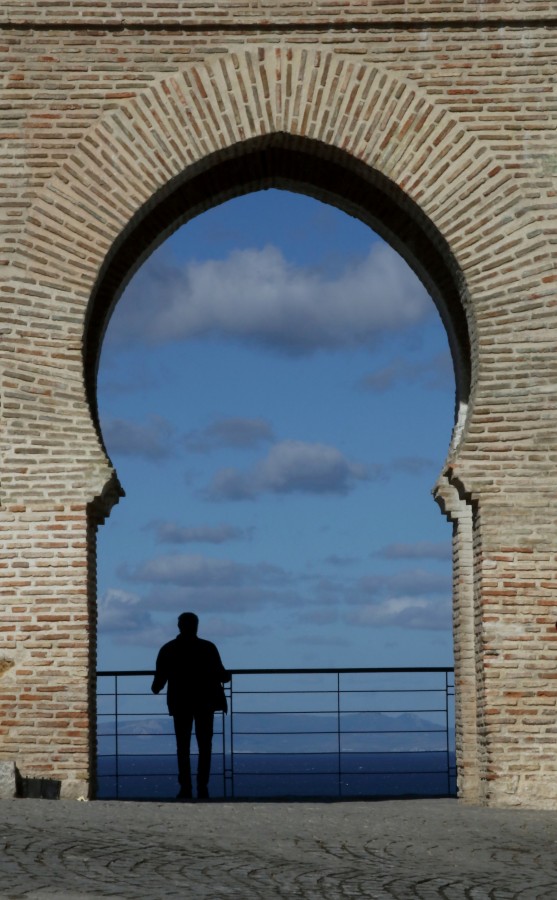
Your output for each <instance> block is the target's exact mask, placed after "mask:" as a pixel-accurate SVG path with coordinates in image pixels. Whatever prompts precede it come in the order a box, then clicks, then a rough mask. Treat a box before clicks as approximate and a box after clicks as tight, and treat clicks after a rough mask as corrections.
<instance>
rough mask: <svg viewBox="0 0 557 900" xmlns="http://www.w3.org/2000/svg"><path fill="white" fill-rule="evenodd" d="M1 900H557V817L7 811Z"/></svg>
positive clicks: (63, 807) (344, 807)
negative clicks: (355, 899)
mask: <svg viewBox="0 0 557 900" xmlns="http://www.w3.org/2000/svg"><path fill="white" fill-rule="evenodd" d="M0 897H1V898H3V900H4V898H8V900H11V898H19V897H25V898H29V900H51V898H52V900H54V898H56V900H68V898H91V900H92V898H101V897H102V898H106V897H113V898H117V897H129V898H143V897H149V898H151V900H158V898H162V897H176V898H181V900H189V898H192V900H198V898H199V900H203V898H211V900H221V898H222V900H226V898H238V900H271V898H304V900H332V898H334V900H337V898H353V897H365V898H370V900H374V898H377V900H383V898H398V900H407V898H414V897H417V898H424V900H428V898H444V900H460V898H467V900H511V898H512V900H515V898H521V900H537V898H551V900H557V812H551V811H544V812H534V811H531V810H516V809H505V810H501V809H483V808H478V807H470V806H462V805H460V804H458V803H457V802H456V801H455V800H398V801H375V802H359V801H358V802H340V801H339V802H322V803H319V802H316V803H312V802H307V803H306V802H303V803H300V802H291V803H290V802H286V801H285V802H277V803H272V802H271V803H265V802H260V803H247V802H244V803H239V802H235V803H233V802H228V803H226V802H224V803H222V802H208V803H129V802H128V803H125V802H122V801H120V802H107V801H96V802H93V803H78V802H70V801H60V800H58V801H56V800H5V801H0Z"/></svg>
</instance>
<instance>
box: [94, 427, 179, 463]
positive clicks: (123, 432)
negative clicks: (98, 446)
mask: <svg viewBox="0 0 557 900" xmlns="http://www.w3.org/2000/svg"><path fill="white" fill-rule="evenodd" d="M173 434H174V429H173V427H172V425H171V424H170V422H168V421H167V420H166V419H164V418H162V416H151V418H150V419H149V421H148V422H147V423H146V424H140V423H139V422H132V421H130V420H129V419H106V420H103V437H104V440H105V444H106V447H107V450H108V452H109V454H110V455H111V454H113V453H114V454H116V455H118V454H119V455H121V456H138V457H141V458H143V459H148V460H152V461H155V462H156V461H159V460H161V459H166V458H168V457H169V456H172V455H173V452H174V446H173Z"/></svg>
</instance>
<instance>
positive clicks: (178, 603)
mask: <svg viewBox="0 0 557 900" xmlns="http://www.w3.org/2000/svg"><path fill="white" fill-rule="evenodd" d="M299 602H300V601H299V596H298V594H297V593H296V591H295V590H294V589H292V588H290V587H289V586H288V584H287V585H286V586H285V587H284V588H283V587H281V586H280V585H279V584H277V586H276V587H275V586H271V585H269V584H268V583H265V582H263V583H261V584H256V583H254V584H244V585H242V586H238V585H227V584H209V585H203V584H198V585H195V586H189V585H184V586H177V585H174V584H167V583H161V584H156V585H153V586H152V588H151V590H150V591H149V592H148V593H147V595H146V597H145V600H144V601H143V603H144V605H145V606H148V607H149V609H154V610H157V611H164V612H175V613H180V612H182V611H183V610H184V609H195V610H196V612H198V613H203V614H205V613H225V614H227V615H237V614H241V613H251V612H256V611H258V610H261V609H263V608H267V607H269V606H274V607H275V608H277V609H283V608H285V607H293V606H294V607H295V606H298V605H299Z"/></svg>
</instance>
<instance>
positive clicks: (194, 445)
mask: <svg viewBox="0 0 557 900" xmlns="http://www.w3.org/2000/svg"><path fill="white" fill-rule="evenodd" d="M272 440H274V434H273V429H272V426H271V424H270V423H269V422H267V420H266V419H262V418H256V419H247V418H241V417H239V416H236V417H230V418H225V419H217V420H216V421H215V422H212V423H211V424H210V425H208V426H207V427H206V428H203V429H200V430H199V431H192V432H190V433H189V434H188V435H186V438H185V443H186V447H187V448H188V450H191V451H193V452H194V453H207V452H209V451H211V450H217V449H219V448H222V447H226V448H233V449H240V450H242V449H249V448H251V447H256V446H258V445H259V444H261V443H264V442H265V441H272Z"/></svg>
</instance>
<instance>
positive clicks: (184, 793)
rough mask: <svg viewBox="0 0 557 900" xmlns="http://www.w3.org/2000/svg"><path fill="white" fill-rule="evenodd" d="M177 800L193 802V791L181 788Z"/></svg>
mask: <svg viewBox="0 0 557 900" xmlns="http://www.w3.org/2000/svg"><path fill="white" fill-rule="evenodd" d="M176 800H191V789H188V788H180V790H179V791H178V793H177V794H176Z"/></svg>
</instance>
